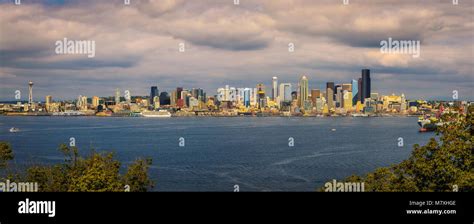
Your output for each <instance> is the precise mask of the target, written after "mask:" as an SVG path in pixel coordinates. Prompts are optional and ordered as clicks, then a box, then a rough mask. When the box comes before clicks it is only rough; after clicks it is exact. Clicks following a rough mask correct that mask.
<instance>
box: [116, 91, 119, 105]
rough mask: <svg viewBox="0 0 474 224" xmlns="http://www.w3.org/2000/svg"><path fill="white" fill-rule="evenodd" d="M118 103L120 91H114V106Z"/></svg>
mask: <svg viewBox="0 0 474 224" xmlns="http://www.w3.org/2000/svg"><path fill="white" fill-rule="evenodd" d="M119 103H120V89H115V105H117V104H119Z"/></svg>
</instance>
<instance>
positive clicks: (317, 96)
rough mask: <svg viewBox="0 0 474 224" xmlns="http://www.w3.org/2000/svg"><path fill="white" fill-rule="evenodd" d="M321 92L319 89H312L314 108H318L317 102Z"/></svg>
mask: <svg viewBox="0 0 474 224" xmlns="http://www.w3.org/2000/svg"><path fill="white" fill-rule="evenodd" d="M320 95H321V90H319V89H312V90H311V101H312V102H313V106H316V100H317V99H318V98H319V97H320Z"/></svg>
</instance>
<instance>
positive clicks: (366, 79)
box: [361, 69, 370, 103]
mask: <svg viewBox="0 0 474 224" xmlns="http://www.w3.org/2000/svg"><path fill="white" fill-rule="evenodd" d="M361 93H362V94H361V95H362V96H361V102H362V103H364V100H365V99H366V98H370V70H369V69H362V91H361Z"/></svg>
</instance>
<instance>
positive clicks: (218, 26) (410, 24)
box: [0, 0, 474, 101]
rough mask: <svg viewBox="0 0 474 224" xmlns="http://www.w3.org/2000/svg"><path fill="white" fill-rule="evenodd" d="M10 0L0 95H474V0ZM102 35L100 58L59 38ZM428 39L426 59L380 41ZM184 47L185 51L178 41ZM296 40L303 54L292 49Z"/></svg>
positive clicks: (1, 44)
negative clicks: (367, 78) (367, 79)
mask: <svg viewBox="0 0 474 224" xmlns="http://www.w3.org/2000/svg"><path fill="white" fill-rule="evenodd" d="M13 2H14V0H0V100H3V101H5V100H14V99H15V98H14V97H15V91H16V90H20V91H21V92H22V99H24V100H26V99H27V91H28V81H30V80H31V81H33V82H34V83H35V84H34V88H33V92H34V100H35V101H44V97H45V96H46V95H52V96H53V99H56V100H59V99H75V98H77V96H78V95H85V96H89V97H91V96H95V95H97V96H112V95H114V93H115V89H117V88H119V89H120V90H121V91H122V92H123V91H125V90H128V91H130V92H131V94H132V95H148V94H149V92H150V86H158V88H159V90H160V91H168V92H169V91H172V90H173V89H175V88H176V87H177V86H182V87H184V88H187V89H191V88H203V89H204V90H205V91H206V92H207V95H214V94H216V90H217V88H219V87H223V86H225V85H230V86H233V87H255V86H256V84H257V83H263V84H265V85H266V86H267V92H268V93H270V88H271V80H272V77H273V76H277V77H278V80H279V82H280V83H282V82H285V83H292V84H293V87H294V88H295V87H296V86H297V83H298V80H299V78H300V77H301V76H302V75H306V76H307V77H308V79H309V86H310V88H311V89H313V88H314V89H317V88H324V87H325V83H326V82H329V81H332V82H335V83H350V81H351V80H352V79H358V78H359V77H360V76H361V70H362V69H364V68H368V69H370V70H371V79H372V92H378V93H379V94H385V95H386V94H392V93H395V94H401V93H404V94H405V95H406V96H407V98H408V99H427V100H430V99H443V100H445V99H452V95H453V91H457V93H458V96H459V99H461V100H474V97H473V96H474V94H473V93H474V91H473V89H474V88H473V87H474V74H473V65H474V60H473V59H474V57H473V56H474V19H473V18H474V12H473V9H474V0H459V3H458V5H453V4H452V1H450V0H378V1H373V0H349V4H348V5H344V4H343V1H342V0H240V4H239V5H235V4H234V1H233V0H130V5H125V4H124V1H123V0H101V1H97V0H62V1H58V0H55V1H53V0H49V1H47V0H44V1H38V0H21V4H20V5H15V4H14V3H13ZM63 38H67V39H69V40H91V41H92V40H93V41H95V44H96V47H95V48H96V53H95V57H94V58H88V57H87V56H86V55H64V54H56V51H55V48H56V45H55V43H56V41H58V40H63ZM388 38H392V39H394V40H413V41H420V57H418V58H415V57H413V56H412V55H409V54H384V53H382V52H381V51H380V49H381V46H380V42H381V41H383V40H388ZM180 43H184V44H185V52H179V44H180ZM290 43H292V44H294V46H295V47H294V52H289V51H288V46H289V44H290Z"/></svg>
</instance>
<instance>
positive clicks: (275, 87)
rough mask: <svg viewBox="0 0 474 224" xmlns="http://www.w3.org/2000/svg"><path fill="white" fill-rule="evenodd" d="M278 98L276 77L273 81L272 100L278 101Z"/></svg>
mask: <svg viewBox="0 0 474 224" xmlns="http://www.w3.org/2000/svg"><path fill="white" fill-rule="evenodd" d="M280 94H281V93H280ZM277 97H278V78H277V77H276V76H274V77H273V79H272V100H273V101H276V98H277Z"/></svg>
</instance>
